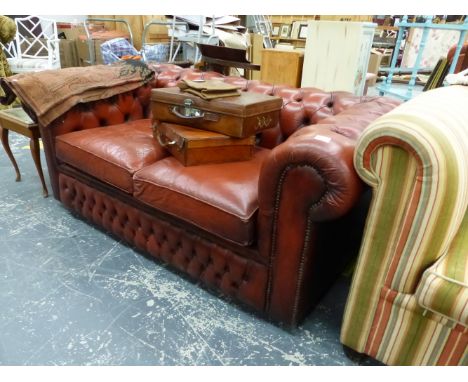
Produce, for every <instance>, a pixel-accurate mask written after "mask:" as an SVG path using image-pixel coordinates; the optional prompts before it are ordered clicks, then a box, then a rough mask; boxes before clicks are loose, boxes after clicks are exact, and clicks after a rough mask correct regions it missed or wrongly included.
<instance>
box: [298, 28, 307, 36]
mask: <svg viewBox="0 0 468 382" xmlns="http://www.w3.org/2000/svg"><path fill="white" fill-rule="evenodd" d="M298 38H304V39H305V38H307V25H301V27H300V28H299V36H298Z"/></svg>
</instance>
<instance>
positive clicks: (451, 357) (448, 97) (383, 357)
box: [341, 86, 468, 365]
mask: <svg viewBox="0 0 468 382" xmlns="http://www.w3.org/2000/svg"><path fill="white" fill-rule="evenodd" d="M467 105H468V87H463V86H451V87H446V88H439V89H436V90H432V91H429V92H426V93H423V94H422V95H420V96H418V97H416V98H414V99H413V100H411V101H409V102H407V103H405V104H403V105H401V106H399V107H397V108H396V109H394V110H392V111H391V112H389V113H388V114H386V115H384V116H382V117H380V118H379V119H377V120H376V121H375V122H374V123H372V124H371V126H370V127H369V128H368V129H367V130H366V131H365V132H364V134H363V135H362V136H361V138H360V140H359V142H358V145H357V147H356V151H355V157H354V162H355V167H356V171H357V172H358V174H359V176H360V177H361V178H362V179H363V180H364V181H365V182H366V183H368V184H369V185H370V186H371V187H372V188H373V200H372V204H371V207H370V210H369V215H368V218H367V223H366V230H365V234H364V238H363V242H362V245H361V251H360V255H359V260H358V264H357V267H356V271H355V274H354V278H353V282H352V285H351V291H350V296H349V298H348V301H347V306H346V311H345V317H344V322H343V327H342V334H341V340H342V342H343V343H344V344H345V345H347V346H349V347H351V348H352V349H354V350H356V351H358V352H361V353H366V354H368V355H370V356H372V357H374V358H376V359H378V360H380V361H382V362H384V363H387V364H393V365H402V364H410V365H419V364H426V365H431V364H434V365H435V364H467V362H468V353H467V344H468V328H467V326H466V325H467V323H466V320H460V317H465V316H464V315H463V313H460V312H463V306H465V308H466V304H467V301H459V302H457V298H461V299H462V300H463V299H464V298H466V284H465V292H463V290H460V292H459V294H457V293H454V292H453V290H452V289H450V288H451V287H450V288H449V290H450V291H449V292H447V289H445V292H441V291H440V290H439V291H436V290H432V289H431V288H432V287H431V286H429V287H427V285H426V288H425V289H424V291H425V292H424V293H419V295H420V296H419V297H420V298H419V300H418V296H416V295H415V293H416V290H418V288H419V289H420V290H421V291H422V290H423V289H422V288H423V286H420V287H418V285H422V284H423V283H424V280H426V277H424V278H422V275H423V274H425V273H424V272H426V271H427V272H430V271H431V270H430V267H431V266H432V265H433V264H434V263H435V262H436V261H437V260H438V259H439V258H442V257H445V256H446V254H447V253H448V251H449V250H452V251H456V252H457V254H456V255H454V254H452V255H451V256H449V257H447V259H448V260H447V261H457V264H456V265H453V264H452V265H451V266H450V267H449V268H451V269H453V267H457V268H461V269H460V270H459V271H457V274H458V276H457V277H462V279H464V280H466V274H467V273H468V271H467V269H466V267H467V261H466V259H467V256H468V248H466V245H467V241H466V240H465V241H463V240H462V241H461V242H460V243H458V244H457V245H453V243H455V242H456V240H454V239H455V238H459V237H464V236H466V235H468V230H467V229H468V228H467V225H466V224H462V221H463V219H465V223H466V214H467V213H468V212H467V205H468V166H467V163H468V107H467ZM458 252H459V253H458ZM460 259H462V260H461V261H460ZM441 261H442V260H441ZM460 274H462V275H463V276H460ZM436 284H437V283H436ZM437 285H439V284H437ZM428 288H429V289H428ZM462 289H463V288H462ZM429 290H430V292H429ZM444 293H445V294H444ZM447 293H449V294H450V293H452V294H453V295H454V297H453V298H454V300H453V304H454V305H456V306H459V305H461V308H454V309H452V307H448V308H446V309H445V310H444V311H443V312H441V311H439V310H438V309H439V308H436V307H437V306H438V304H437V303H435V302H434V299H435V298H437V299H438V298H446V297H444V296H446V294H447ZM423 294H424V295H425V296H426V299H424V298H423V297H424V296H422V295H423ZM428 296H431V297H430V298H429V300H431V302H430V307H431V309H429V306H424V305H422V304H421V302H422V301H425V300H427V299H428ZM460 296H461V297H460ZM449 305H450V304H449ZM457 309H458V310H457ZM460 309H461V310H460ZM450 312H454V314H457V315H458V316H457V317H455V316H451V313H450Z"/></svg>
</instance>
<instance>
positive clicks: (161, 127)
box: [153, 121, 255, 166]
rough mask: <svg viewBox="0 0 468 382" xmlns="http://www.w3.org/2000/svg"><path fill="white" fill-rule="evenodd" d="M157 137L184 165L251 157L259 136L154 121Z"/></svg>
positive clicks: (231, 160) (154, 130)
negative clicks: (245, 136)
mask: <svg viewBox="0 0 468 382" xmlns="http://www.w3.org/2000/svg"><path fill="white" fill-rule="evenodd" d="M153 134H154V137H155V138H156V139H157V140H158V141H159V143H160V144H161V146H164V147H165V148H167V149H168V150H169V151H170V152H171V154H172V155H173V156H174V157H175V158H176V159H177V160H179V162H181V163H182V164H183V165H184V166H196V165H200V164H208V163H223V162H236V161H244V160H249V159H250V158H251V157H252V154H253V150H254V144H255V136H250V137H247V138H232V137H228V136H227V135H223V134H219V133H215V132H212V131H207V130H200V129H195V128H193V127H188V126H182V125H176V124H173V123H165V122H157V121H156V122H155V123H153Z"/></svg>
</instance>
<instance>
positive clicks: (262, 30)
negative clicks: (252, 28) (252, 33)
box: [258, 23, 267, 35]
mask: <svg viewBox="0 0 468 382" xmlns="http://www.w3.org/2000/svg"><path fill="white" fill-rule="evenodd" d="M258 29H259V30H258V31H259V33H260V34H262V35H265V34H266V33H267V32H266V25H265V24H263V23H262V24H259V25H258Z"/></svg>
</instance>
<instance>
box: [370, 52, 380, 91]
mask: <svg viewBox="0 0 468 382" xmlns="http://www.w3.org/2000/svg"><path fill="white" fill-rule="evenodd" d="M382 57H383V54H382V53H381V52H379V51H377V50H374V49H373V50H372V51H371V54H370V57H369V64H368V66H367V73H372V74H375V75H376V77H374V78H372V79H370V80H369V81H368V83H367V85H368V86H374V85H375V83H376V82H377V76H378V75H379V68H380V65H381V61H382Z"/></svg>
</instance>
